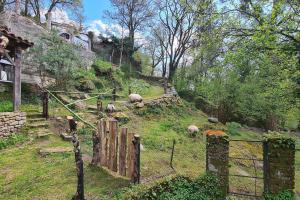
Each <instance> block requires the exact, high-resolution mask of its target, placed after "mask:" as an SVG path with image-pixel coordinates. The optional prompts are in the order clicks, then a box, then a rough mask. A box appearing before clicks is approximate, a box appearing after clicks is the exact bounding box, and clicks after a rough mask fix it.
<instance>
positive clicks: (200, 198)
mask: <svg viewBox="0 0 300 200" xmlns="http://www.w3.org/2000/svg"><path fill="white" fill-rule="evenodd" d="M122 198H123V199H128V200H129V199H135V200H152V199H153V200H154V199H161V200H219V199H222V197H221V193H220V189H219V183H218V181H217V179H216V177H214V176H212V175H205V176H203V177H199V178H197V179H196V180H191V179H189V178H187V177H183V176H177V177H172V178H167V179H166V180H163V181H161V182H159V183H157V184H156V185H154V186H151V187H149V188H145V187H143V186H142V187H134V188H131V189H129V191H128V192H127V193H126V194H125V195H124V197H122Z"/></svg>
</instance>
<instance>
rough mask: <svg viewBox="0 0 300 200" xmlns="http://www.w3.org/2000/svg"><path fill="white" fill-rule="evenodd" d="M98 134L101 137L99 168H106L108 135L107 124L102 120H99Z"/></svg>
mask: <svg viewBox="0 0 300 200" xmlns="http://www.w3.org/2000/svg"><path fill="white" fill-rule="evenodd" d="M98 128H99V133H100V137H101V159H100V164H101V166H108V134H107V123H106V121H105V120H104V119H101V120H100V123H99V127H98Z"/></svg>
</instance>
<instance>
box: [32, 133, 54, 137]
mask: <svg viewBox="0 0 300 200" xmlns="http://www.w3.org/2000/svg"><path fill="white" fill-rule="evenodd" d="M50 135H53V133H47V132H44V133H41V132H39V133H38V134H37V136H36V137H37V138H48V137H49V136H50Z"/></svg>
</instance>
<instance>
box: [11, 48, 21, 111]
mask: <svg viewBox="0 0 300 200" xmlns="http://www.w3.org/2000/svg"><path fill="white" fill-rule="evenodd" d="M21 60H22V50H21V49H20V48H16V49H15V70H14V94H13V97H14V111H19V110H20V105H21Z"/></svg>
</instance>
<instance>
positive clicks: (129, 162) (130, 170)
mask: <svg viewBox="0 0 300 200" xmlns="http://www.w3.org/2000/svg"><path fill="white" fill-rule="evenodd" d="M127 136H128V137H127V148H128V153H127V171H126V175H127V177H129V178H131V176H132V173H133V168H134V164H133V159H134V145H133V139H134V133H128V135H127Z"/></svg>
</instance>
